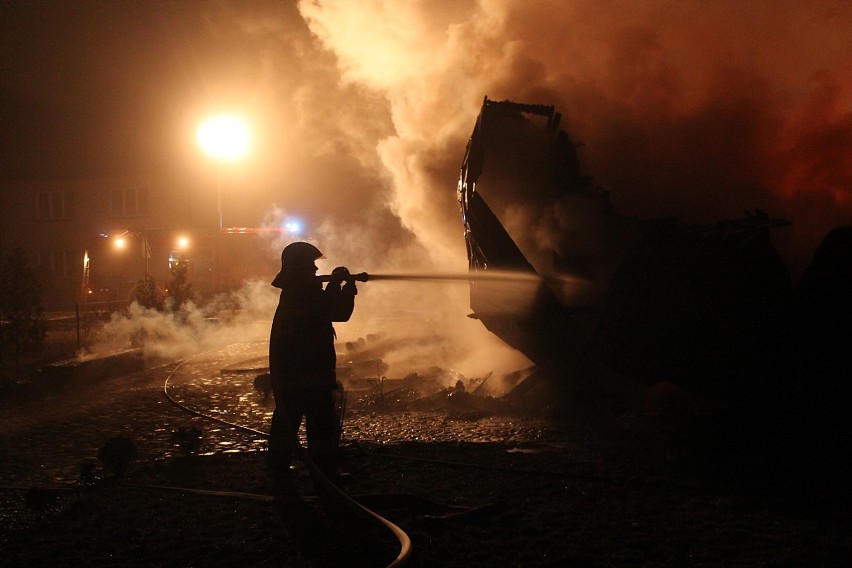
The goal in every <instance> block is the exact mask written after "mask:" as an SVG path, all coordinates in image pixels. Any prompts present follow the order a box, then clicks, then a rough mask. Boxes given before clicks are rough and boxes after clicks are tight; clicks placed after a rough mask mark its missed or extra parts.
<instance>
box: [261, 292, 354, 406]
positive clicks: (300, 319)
mask: <svg viewBox="0 0 852 568" xmlns="http://www.w3.org/2000/svg"><path fill="white" fill-rule="evenodd" d="M273 285H276V286H278V285H279V283H278V282H277V281H276V282H274V283H273ZM279 287H280V288H281V297H280V299H279V301H278V309H276V310H275V317H274V319H273V320H272V331H271V333H270V337H269V372H270V374H271V375H272V384H273V389H275V390H277V389H278V388H281V387H296V388H309V387H333V386H334V385H335V364H336V355H335V352H334V340H335V332H334V327H333V326H332V322H335V321H340V322H342V321H348V320H349V317H350V316H351V315H352V310H353V308H354V306H355V294H356V293H357V292H356V290H355V285H354V283H347V284H345V285H344V286H343V287H342V288H341V286H340V284H338V283H332V282H329V284H328V285H327V286H326V289H325V290H323V288H322V284H321V283H320V282H319V281H316V280H314V279H313V278H309V279H304V280H299V281H296V282H289V283H281V284H280V286H279Z"/></svg>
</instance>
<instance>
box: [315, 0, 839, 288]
mask: <svg viewBox="0 0 852 568" xmlns="http://www.w3.org/2000/svg"><path fill="white" fill-rule="evenodd" d="M299 9H300V12H301V13H302V15H303V16H304V17H305V19H306V21H307V22H308V25H309V26H310V29H311V31H312V32H313V33H314V34H316V36H317V37H318V38H319V40H320V41H321V42H322V44H323V45H324V46H325V47H326V48H327V49H328V50H329V51H330V52H331V53H333V54H334V55H335V57H336V59H337V65H338V67H339V69H340V73H341V78H342V81H343V84H345V85H350V86H351V85H361V86H364V87H366V88H367V89H369V90H371V91H372V92H374V93H377V94H380V95H381V96H382V97H383V98H384V99H385V100H386V101H387V106H388V109H389V114H390V116H391V118H392V121H393V133H392V134H391V135H389V136H387V137H384V138H382V139H381V140H379V141H378V144H377V151H378V153H379V155H380V156H381V159H382V163H383V164H384V167H385V168H386V170H387V172H388V173H389V174H390V175H391V181H390V183H391V186H392V192H393V193H392V200H393V201H392V203H393V209H394V211H395V212H396V213H397V214H398V215H399V217H400V219H401V221H402V223H403V225H404V226H406V227H408V228H409V229H410V230H412V232H414V234H415V235H417V237H418V239H419V240H420V241H421V242H428V243H429V250H430V251H432V252H433V254H434V255H435V257H436V258H440V259H446V260H448V261H450V262H456V261H457V259H458V258H460V257H462V255H461V253H460V251H461V242H460V239H459V238H458V221H457V219H456V218H454V216H453V215H452V214H451V212H452V211H453V209H454V204H453V199H454V194H453V191H452V183H453V180H454V178H455V175H456V170H457V167H458V165H459V162H460V158H461V152H462V148H463V146H464V143H465V140H466V138H467V136H468V135H469V133H470V130H471V128H472V124H473V119H474V117H475V116H476V114H477V111H478V107H479V104H480V103H481V101H482V98H483V96H485V95H488V96H489V97H490V98H492V99H495V100H501V99H510V100H515V101H518V102H530V103H544V104H555V105H556V106H557V108H558V109H559V110H561V111H562V112H563V113H564V114H565V117H566V119H567V121H566V123H567V128H568V130H569V132H570V133H571V135H572V136H573V137H574V139H575V141H576V142H578V143H581V144H582V145H583V147H582V148H581V159H582V161H583V163H584V166H585V169H586V171H587V172H588V173H589V174H591V175H593V176H594V177H595V179H596V180H597V182H598V183H599V184H600V185H602V186H603V187H605V188H606V189H607V190H609V191H610V192H611V194H612V197H613V202H614V204H615V206H616V210H617V211H619V212H622V213H624V214H628V215H641V216H654V217H661V216H677V217H679V218H681V219H682V220H684V221H690V222H712V221H716V220H719V219H721V218H727V217H739V216H742V215H743V212H744V211H745V210H747V209H748V210H753V209H755V208H763V209H765V210H767V211H768V212H769V213H770V215H772V216H775V217H781V218H788V219H790V220H792V221H793V223H794V227H793V228H792V230H791V231H789V233H790V234H788V235H781V239H780V240H781V245H782V246H783V247H784V248H785V250H784V252H785V253H786V255H787V257H788V261H789V262H790V264H791V267H792V268H793V269H794V272H795V271H796V270H798V269H800V268H801V265H802V264H803V263H806V262H807V261H808V260H809V257H810V254H811V253H812V251H813V248H814V247H815V245H816V243H817V241H818V239H820V238H821V237H822V235H823V234H824V233H825V232H826V230H827V229H828V228H830V227H832V226H834V225H837V224H840V223H848V222H849V221H850V219H852V203H850V197H849V191H850V190H849V187H850V183H849V182H850V178H852V159H850V155H852V153H850V140H852V129H850V126H852V109H850V103H851V102H852V94H850V87H852V85H850V81H852V79H850V77H849V75H848V73H847V72H846V65H847V62H848V61H849V59H850V55H852V41H850V39H849V38H850V37H852V33H850V32H852V9H850V8H849V7H848V6H846V5H845V4H843V3H838V2H830V1H826V2H812V3H804V4H803V3H800V2H792V1H786V2H785V1H782V2H772V3H764V2H756V3H751V2H749V3H741V2H712V3H706V2H675V1H671V2H666V1H662V2H627V1H614V2H605V3H600V2H583V1H578V2H570V3H566V2H557V1H550V2H548V1H544V2H513V1H505V0H482V1H478V2H475V1H471V2H406V3H402V4H401V3H398V2H393V1H381V0H375V1H372V2H367V3H358V4H357V5H356V4H353V3H339V2H326V1H323V0H305V1H302V2H300V4H299Z"/></svg>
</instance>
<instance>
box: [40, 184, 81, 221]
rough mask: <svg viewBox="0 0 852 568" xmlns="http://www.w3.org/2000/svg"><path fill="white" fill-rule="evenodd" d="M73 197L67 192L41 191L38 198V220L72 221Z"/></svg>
mask: <svg viewBox="0 0 852 568" xmlns="http://www.w3.org/2000/svg"><path fill="white" fill-rule="evenodd" d="M73 195H74V194H73V193H71V192H70V191H67V190H59V191H39V192H38V195H37V197H36V199H37V201H36V219H39V220H41V221H50V220H55V219H70V218H71V214H72V213H73V204H74V202H73V199H72V198H73Z"/></svg>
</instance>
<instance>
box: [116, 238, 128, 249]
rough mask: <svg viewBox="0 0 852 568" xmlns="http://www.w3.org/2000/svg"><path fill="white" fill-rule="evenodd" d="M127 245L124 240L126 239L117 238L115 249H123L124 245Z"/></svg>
mask: <svg viewBox="0 0 852 568" xmlns="http://www.w3.org/2000/svg"><path fill="white" fill-rule="evenodd" d="M126 244H127V241H125V240H124V237H116V238H115V248H120V249H123V248H124V245H126Z"/></svg>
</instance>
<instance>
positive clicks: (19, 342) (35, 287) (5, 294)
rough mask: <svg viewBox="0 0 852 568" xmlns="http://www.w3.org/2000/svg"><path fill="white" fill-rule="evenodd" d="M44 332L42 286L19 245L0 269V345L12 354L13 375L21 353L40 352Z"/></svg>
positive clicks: (17, 368) (16, 369)
mask: <svg viewBox="0 0 852 568" xmlns="http://www.w3.org/2000/svg"><path fill="white" fill-rule="evenodd" d="M44 335H45V326H44V318H43V316H42V304H41V285H40V284H39V281H38V278H36V275H35V272H34V271H33V270H32V269H31V268H30V266H29V263H28V261H27V256H26V254H24V250H23V249H22V248H20V247H18V248H16V249H15V250H13V251H12V253H11V254H9V255H7V256H6V258H4V259H3V266H2V269H0V348H2V351H3V353H4V354H5V353H7V352H11V353H12V354H13V355H14V361H15V374H18V373H19V372H20V367H21V355H23V354H28V353H39V352H40V351H41V348H42V346H43V344H44Z"/></svg>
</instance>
